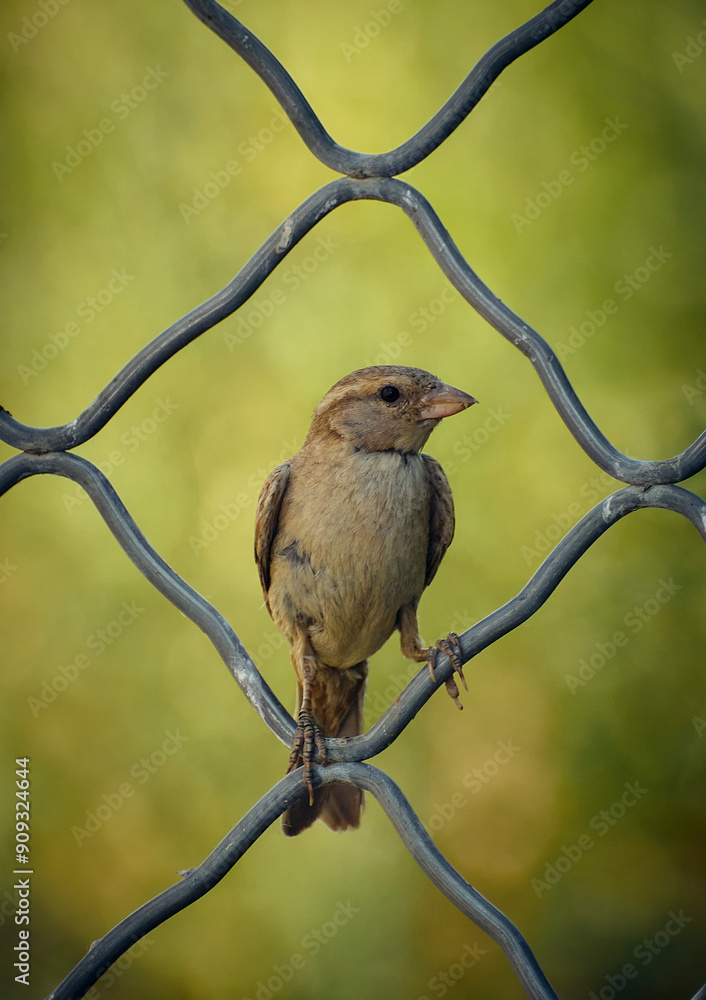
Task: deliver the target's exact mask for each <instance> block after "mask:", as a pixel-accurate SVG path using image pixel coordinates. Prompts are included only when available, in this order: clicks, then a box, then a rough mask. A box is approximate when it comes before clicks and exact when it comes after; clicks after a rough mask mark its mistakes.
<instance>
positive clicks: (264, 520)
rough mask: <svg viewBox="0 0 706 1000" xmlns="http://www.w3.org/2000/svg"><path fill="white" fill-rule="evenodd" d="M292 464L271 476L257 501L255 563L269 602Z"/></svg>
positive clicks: (284, 466)
mask: <svg viewBox="0 0 706 1000" xmlns="http://www.w3.org/2000/svg"><path fill="white" fill-rule="evenodd" d="M290 468H291V462H283V463H282V465H278V466H277V468H276V469H273V470H272V472H271V473H270V474H269V476H268V477H267V479H266V480H265V482H264V483H263V486H262V489H261V490H260V496H259V497H258V501H257V513H256V514H255V562H256V563H257V570H258V573H259V574H260V583H261V584H262V592H263V594H264V595H265V600H267V591H268V590H269V589H270V553H271V551H272V543H273V541H274V538H275V535H276V534H277V525H278V522H279V512H280V508H281V506H282V500H283V498H284V494H285V493H286V491H287V483H288V482H289V470H290Z"/></svg>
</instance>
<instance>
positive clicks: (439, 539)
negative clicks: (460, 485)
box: [422, 455, 456, 587]
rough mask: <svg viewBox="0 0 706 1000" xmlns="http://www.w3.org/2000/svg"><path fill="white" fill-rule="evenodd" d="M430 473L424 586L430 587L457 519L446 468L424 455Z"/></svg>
mask: <svg viewBox="0 0 706 1000" xmlns="http://www.w3.org/2000/svg"><path fill="white" fill-rule="evenodd" d="M422 458H423V459H424V464H425V465H426V467H427V472H428V473H429V485H430V487H431V493H430V496H431V504H430V510H429V547H428V548H427V575H426V578H425V580H424V586H425V587H428V586H429V584H430V583H431V581H432V580H433V579H434V577H435V576H436V571H437V570H438V568H439V566H440V565H441V560H442V559H443V558H444V555H445V554H446V550H447V549H448V547H449V545H450V544H451V541H452V539H453V536H454V530H455V527H456V519H455V516H454V501H453V496H452V494H451V487H450V486H449V481H448V479H447V478H446V476H445V474H444V470H443V469H442V468H441V466H440V465H439V463H438V462H437V460H436V459H435V458H432V457H431V455H422Z"/></svg>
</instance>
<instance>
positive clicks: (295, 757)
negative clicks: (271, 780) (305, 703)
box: [287, 709, 328, 806]
mask: <svg viewBox="0 0 706 1000" xmlns="http://www.w3.org/2000/svg"><path fill="white" fill-rule="evenodd" d="M316 750H318V751H319V762H320V763H321V764H328V751H327V750H326V741H325V740H324V735H323V733H322V732H321V728H320V726H319V724H318V723H317V721H316V720H315V718H314V716H313V715H312V714H311V712H307V711H305V710H304V709H302V711H300V713H299V719H298V722H297V728H296V730H295V732H294V743H293V744H292V752H291V753H290V755H289V765H288V767H287V774H289V772H290V771H294V770H295V769H296V768H297V767H299V765H300V763H302V764H303V765H304V784H305V785H306V787H307V789H308V790H309V805H310V806H312V805H313V804H314V784H313V782H312V776H313V773H314V768H313V762H314V759H315V751H316Z"/></svg>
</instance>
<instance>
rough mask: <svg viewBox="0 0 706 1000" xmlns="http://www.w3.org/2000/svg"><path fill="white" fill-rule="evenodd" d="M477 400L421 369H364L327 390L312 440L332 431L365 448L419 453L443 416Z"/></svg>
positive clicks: (312, 427) (317, 409)
mask: <svg viewBox="0 0 706 1000" xmlns="http://www.w3.org/2000/svg"><path fill="white" fill-rule="evenodd" d="M475 402H477V400H475V399H474V398H473V396H469V395H468V393H466V392H463V391H462V390H461V389H455V388H454V387H453V386H451V385H446V383H445V382H441V381H440V380H439V379H438V378H436V377H435V376H434V375H430V374H429V372H425V371H422V370H421V369H420V368H404V367H402V366H401V365H377V366H375V367H372V368H361V369H360V370H359V371H355V372H351V374H350V375H346V376H345V377H344V378H342V379H341V380H340V381H339V382H336V384H335V385H334V386H333V387H332V388H331V389H329V391H328V392H327V393H326V395H325V396H324V398H323V399H322V400H321V402H320V403H319V405H318V406H317V407H316V410H315V411H314V419H313V420H312V424H311V430H310V431H309V438H310V439H311V438H312V437H314V438H318V437H319V436H320V435H327V434H328V435H333V436H335V437H337V438H339V439H342V440H344V441H346V442H347V443H348V444H349V445H351V446H352V447H353V448H355V449H357V450H359V451H399V452H402V453H408V452H416V451H420V449H421V448H423V447H424V444H425V442H426V440H427V438H428V437H429V435H430V434H431V432H432V431H433V429H434V428H435V427H436V425H437V424H438V423H439V421H440V420H441V419H442V418H443V417H449V416H451V415H452V414H454V413H459V412H460V411H461V410H465V409H466V408H467V407H469V406H472V405H473V403H475Z"/></svg>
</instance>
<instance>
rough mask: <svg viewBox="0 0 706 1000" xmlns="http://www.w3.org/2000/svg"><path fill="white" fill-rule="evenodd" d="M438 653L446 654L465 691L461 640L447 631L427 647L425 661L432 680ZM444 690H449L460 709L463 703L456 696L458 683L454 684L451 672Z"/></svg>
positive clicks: (466, 687)
mask: <svg viewBox="0 0 706 1000" xmlns="http://www.w3.org/2000/svg"><path fill="white" fill-rule="evenodd" d="M439 653H445V654H446V655H447V656H448V658H449V660H450V661H451V665H452V666H453V668H454V672H455V673H457V674H458V676H459V677H460V678H461V683H462V684H463V686H464V688H465V689H466V691H468V684H467V683H466V678H465V677H464V675H463V667H462V662H461V661H462V657H463V648H462V646H461V640H460V639H459V637H458V636H457V635H456V633H455V632H449V634H448V635H447V636H446V638H445V639H439V641H438V642H437V643H436V645H434V646H430V647H429V656H428V658H427V663H428V664H429V674H430V676H431V679H432V680H433V681H435V680H436V674H435V673H434V668H435V667H436V658H437V656H438V654H439ZM446 690H447V691H448V692H449V695H450V696H451V698H453V700H454V701H455V702H456V705H457V707H458V708H460V709H462V708H463V705H462V704H461V702H460V700H459V697H458V685H457V684H456V681H455V679H454V676H453V674H452V675H451V677H449V679H448V680H447V681H446Z"/></svg>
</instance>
